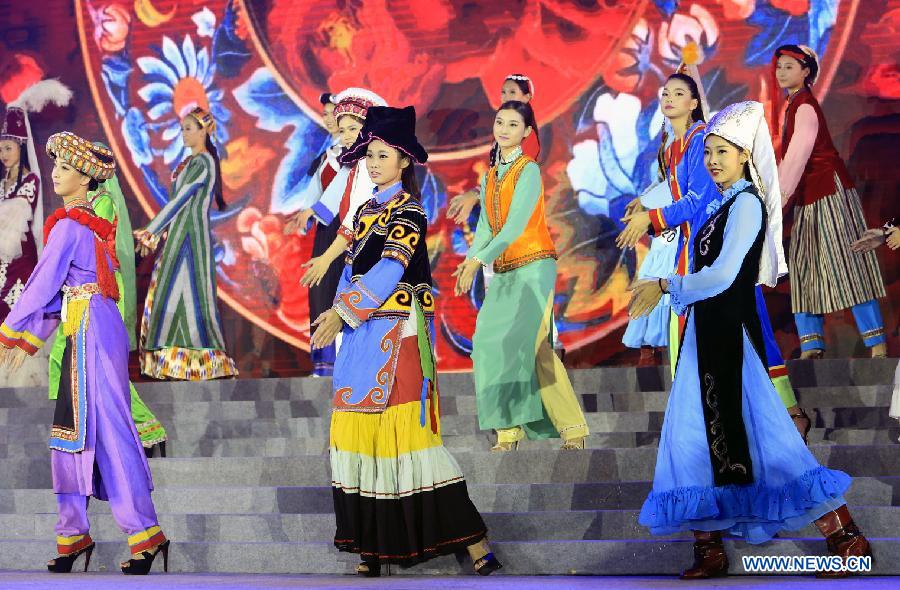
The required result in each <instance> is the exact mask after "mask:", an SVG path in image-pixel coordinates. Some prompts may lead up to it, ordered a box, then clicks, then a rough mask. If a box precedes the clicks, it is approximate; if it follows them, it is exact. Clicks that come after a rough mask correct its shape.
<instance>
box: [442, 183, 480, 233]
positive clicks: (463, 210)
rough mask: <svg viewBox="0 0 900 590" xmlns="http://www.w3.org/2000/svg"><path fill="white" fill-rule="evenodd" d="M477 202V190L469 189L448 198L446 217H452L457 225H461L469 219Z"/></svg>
mask: <svg viewBox="0 0 900 590" xmlns="http://www.w3.org/2000/svg"><path fill="white" fill-rule="evenodd" d="M477 204H478V191H476V190H474V189H473V190H469V191H466V192H464V193H462V194H459V195H456V196H455V197H453V198H452V199H450V206H449V207H447V218H449V219H452V220H453V222H454V223H456V224H457V225H462V224H463V223H465V222H466V220H468V219H469V215H470V214H471V213H472V209H474V208H475V205H477Z"/></svg>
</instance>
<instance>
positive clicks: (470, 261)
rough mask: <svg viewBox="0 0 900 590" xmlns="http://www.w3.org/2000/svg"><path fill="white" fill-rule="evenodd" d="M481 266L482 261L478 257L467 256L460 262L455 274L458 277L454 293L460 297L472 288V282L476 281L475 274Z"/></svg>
mask: <svg viewBox="0 0 900 590" xmlns="http://www.w3.org/2000/svg"><path fill="white" fill-rule="evenodd" d="M480 267H481V262H479V261H478V259H477V258H466V259H465V260H463V261H462V262H460V263H459V266H457V267H456V270H455V271H453V276H454V277H456V286H455V287H454V288H453V293H454V294H455V295H456V296H457V297H459V296H460V295H464V294H466V293H468V292H469V291H471V290H472V284H473V283H474V282H475V274H476V273H477V272H478V269H479V268H480Z"/></svg>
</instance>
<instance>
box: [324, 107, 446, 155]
mask: <svg viewBox="0 0 900 590" xmlns="http://www.w3.org/2000/svg"><path fill="white" fill-rule="evenodd" d="M375 139H380V140H381V141H383V142H384V143H386V144H388V145H389V146H391V147H393V148H396V149H398V150H400V151H401V152H403V153H404V154H406V155H407V156H409V157H410V158H412V159H413V160H414V161H415V162H416V163H418V164H424V163H425V162H426V161H428V152H426V151H425V148H423V147H422V144H420V143H419V140H418V139H416V109H415V108H413V107H411V106H409V107H403V108H402V109H397V108H394V107H377V106H373V107H369V110H368V112H367V113H366V122H365V123H364V124H363V128H362V130H360V132H359V138H357V140H356V142H355V143H354V144H353V145H352V146H350V149H348V150H347V151H346V152H344V153H343V154H342V155H341V157H340V161H341V164H344V165H345V166H346V165H349V164H352V163H353V162H356V161H357V160H359V159H361V158H364V157H365V156H366V148H367V146H368V145H369V143H371V142H372V140H375Z"/></svg>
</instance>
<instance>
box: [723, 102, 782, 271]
mask: <svg viewBox="0 0 900 590" xmlns="http://www.w3.org/2000/svg"><path fill="white" fill-rule="evenodd" d="M764 113H765V110H764V107H763V105H762V104H761V103H758V102H755V101H746V102H739V103H735V104H732V105H729V106H727V107H725V108H724V109H722V110H721V111H719V112H718V113H717V114H716V116H715V117H713V118H712V120H711V121H710V122H709V123H708V124H707V126H706V135H707V136H708V135H718V136H719V137H722V138H723V139H727V140H728V141H730V142H731V143H733V144H735V145H737V146H739V147H741V148H743V149H745V150H747V151H748V152H750V161H749V162H748V163H747V164H748V166H749V167H750V177H751V178H752V181H753V184H754V185H755V186H756V189H757V190H758V191H759V196H760V198H761V199H762V201H763V203H765V205H766V213H767V214H768V218H767V225H766V235H765V239H764V241H763V249H762V256H761V257H760V260H759V278H758V279H757V283H758V284H761V285H768V286H770V287H774V286H775V285H776V283H777V282H778V278H779V277H782V276H784V275H786V274H787V273H788V267H787V262H786V261H785V259H784V246H783V244H782V242H781V186H780V185H779V184H778V168H777V166H776V164H775V149H774V148H773V147H772V138H771V136H770V135H769V127H768V125H767V124H766V118H765V114H764Z"/></svg>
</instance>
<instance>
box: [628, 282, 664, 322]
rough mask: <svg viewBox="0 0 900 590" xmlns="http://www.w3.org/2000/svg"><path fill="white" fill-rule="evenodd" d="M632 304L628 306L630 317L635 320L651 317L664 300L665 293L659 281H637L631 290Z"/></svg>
mask: <svg viewBox="0 0 900 590" xmlns="http://www.w3.org/2000/svg"><path fill="white" fill-rule="evenodd" d="M628 290H629V291H631V303H629V304H628V315H630V316H631V317H632V319H634V318H639V317H643V316H645V315H649V313H650V312H651V311H653V308H654V307H656V305H657V304H658V303H659V300H660V299H662V296H663V292H662V289H661V288H660V284H659V281H658V280H657V279H649V280H642V281H637V282H636V283H634V284H633V285H632V286H631V287H630V288H629V289H628Z"/></svg>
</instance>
